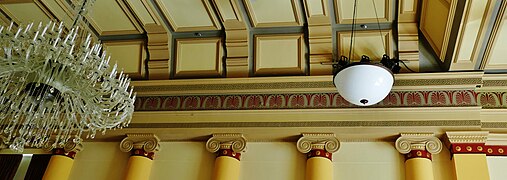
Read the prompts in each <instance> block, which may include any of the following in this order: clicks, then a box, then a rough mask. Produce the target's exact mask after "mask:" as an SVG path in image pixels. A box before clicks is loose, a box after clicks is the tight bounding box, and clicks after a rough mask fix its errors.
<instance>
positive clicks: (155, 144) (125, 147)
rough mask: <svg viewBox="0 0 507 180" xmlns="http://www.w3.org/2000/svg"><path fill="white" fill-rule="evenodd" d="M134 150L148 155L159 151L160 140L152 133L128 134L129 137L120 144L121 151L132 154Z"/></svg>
mask: <svg viewBox="0 0 507 180" xmlns="http://www.w3.org/2000/svg"><path fill="white" fill-rule="evenodd" d="M133 149H138V150H143V151H145V152H147V153H153V152H155V151H159V150H160V139H159V138H158V137H157V136H156V135H155V134H150V133H136V134H127V137H125V138H123V140H122V141H121V142H120V150H121V151H123V152H130V151H132V150H133Z"/></svg>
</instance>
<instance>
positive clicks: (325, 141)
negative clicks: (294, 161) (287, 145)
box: [297, 133, 340, 153]
mask: <svg viewBox="0 0 507 180" xmlns="http://www.w3.org/2000/svg"><path fill="white" fill-rule="evenodd" d="M297 148H298V151H299V152H301V153H309V152H310V151H312V150H326V151H327V152H329V153H335V152H336V151H338V149H339V148H340V141H338V139H337V138H336V137H335V135H334V134H333V133H303V134H302V136H301V138H299V140H298V142H297Z"/></svg>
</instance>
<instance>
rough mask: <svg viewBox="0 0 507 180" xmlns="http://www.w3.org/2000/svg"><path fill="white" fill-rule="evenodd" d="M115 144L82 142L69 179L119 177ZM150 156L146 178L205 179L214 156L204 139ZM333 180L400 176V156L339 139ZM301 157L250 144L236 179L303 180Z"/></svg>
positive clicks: (289, 145)
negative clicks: (151, 162) (149, 173)
mask: <svg viewBox="0 0 507 180" xmlns="http://www.w3.org/2000/svg"><path fill="white" fill-rule="evenodd" d="M118 146H119V143H115V142H102V143H98V142H90V143H84V147H85V149H84V150H83V151H81V152H80V153H78V155H77V156H76V158H75V161H74V168H73V169H72V172H71V175H70V178H69V179H72V180H85V179H86V180H88V179H108V180H120V179H123V178H124V177H125V170H126V166H127V162H128V158H129V153H124V152H121V151H120V150H119V148H118ZM161 149H162V150H161V151H159V152H158V153H156V154H155V160H154V162H153V167H152V171H151V176H150V179H153V180H159V179H175V180H176V179H177V180H180V179H181V180H210V179H211V175H212V171H213V165H214V160H215V155H214V154H212V153H209V152H208V151H206V149H205V142H162V143H161ZM333 160H334V161H333V170H334V179H335V180H345V179H354V180H370V179H376V180H403V179H404V177H405V173H404V171H405V170H404V166H403V164H404V157H403V156H402V155H401V154H399V153H398V151H396V149H395V148H394V144H393V143H386V142H342V143H341V148H340V150H339V151H338V153H335V154H334V155H333ZM305 166H306V156H305V155H304V154H302V153H300V152H299V151H297V149H296V143H295V142H250V143H248V144H247V152H246V153H243V154H242V160H241V170H240V171H241V174H240V180H258V179H263V180H304V177H305ZM433 169H434V174H435V180H448V179H449V180H450V179H451V175H450V174H449V173H451V164H450V158H449V155H448V152H447V151H446V150H443V152H442V153H441V154H439V155H436V156H434V158H433Z"/></svg>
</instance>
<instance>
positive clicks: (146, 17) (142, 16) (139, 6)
mask: <svg viewBox="0 0 507 180" xmlns="http://www.w3.org/2000/svg"><path fill="white" fill-rule="evenodd" d="M126 3H127V4H128V5H129V7H130V8H131V9H132V10H133V11H134V13H135V14H136V16H137V17H138V18H139V20H140V21H141V23H143V25H146V24H159V22H158V20H157V19H156V17H153V16H152V12H150V11H151V8H150V7H149V5H148V4H146V3H147V2H146V1H139V0H127V1H126Z"/></svg>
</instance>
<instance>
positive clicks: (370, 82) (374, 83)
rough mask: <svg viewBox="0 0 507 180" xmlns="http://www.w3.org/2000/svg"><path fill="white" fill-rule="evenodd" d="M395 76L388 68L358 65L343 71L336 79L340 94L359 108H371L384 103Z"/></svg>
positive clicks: (335, 83)
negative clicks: (381, 102)
mask: <svg viewBox="0 0 507 180" xmlns="http://www.w3.org/2000/svg"><path fill="white" fill-rule="evenodd" d="M393 84H394V76H393V74H392V73H391V71H389V70H388V69H387V68H384V67H381V66H377V65H373V64H358V65H352V66H349V67H346V68H345V69H342V70H341V71H340V72H338V74H337V75H336V76H335V77H334V85H335V86H336V88H337V89H338V93H340V95H341V96H342V97H343V98H344V99H345V100H347V101H348V102H350V103H352V104H355V105H358V106H371V105H374V104H377V103H378V102H380V101H382V100H383V99H384V98H385V97H386V96H387V95H388V94H389V92H390V91H391V88H392V87H393Z"/></svg>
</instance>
